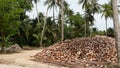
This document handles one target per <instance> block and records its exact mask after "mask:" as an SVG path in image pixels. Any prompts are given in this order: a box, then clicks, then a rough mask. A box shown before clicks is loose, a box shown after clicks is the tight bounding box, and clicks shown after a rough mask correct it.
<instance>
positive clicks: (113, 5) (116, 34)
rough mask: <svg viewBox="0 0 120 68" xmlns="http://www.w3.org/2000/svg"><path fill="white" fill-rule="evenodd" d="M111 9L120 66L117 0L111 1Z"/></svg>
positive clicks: (119, 28) (119, 25)
mask: <svg viewBox="0 0 120 68" xmlns="http://www.w3.org/2000/svg"><path fill="white" fill-rule="evenodd" d="M112 8H113V22H114V23H113V24H114V32H115V39H116V45H117V53H118V64H119V65H120V24H119V17H118V7H117V0H112Z"/></svg>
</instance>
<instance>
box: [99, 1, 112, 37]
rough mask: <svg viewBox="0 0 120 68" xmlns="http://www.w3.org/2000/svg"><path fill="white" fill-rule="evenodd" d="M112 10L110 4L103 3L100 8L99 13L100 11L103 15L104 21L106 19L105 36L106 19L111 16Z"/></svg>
mask: <svg viewBox="0 0 120 68" xmlns="http://www.w3.org/2000/svg"><path fill="white" fill-rule="evenodd" d="M112 12H113V10H112V6H111V4H109V3H108V4H106V3H105V4H103V5H102V10H101V13H102V17H103V16H104V17H105V21H106V36H107V19H108V18H112V17H113V13H112Z"/></svg>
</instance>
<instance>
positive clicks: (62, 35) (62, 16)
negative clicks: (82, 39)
mask: <svg viewBox="0 0 120 68" xmlns="http://www.w3.org/2000/svg"><path fill="white" fill-rule="evenodd" d="M63 11H64V10H63V0H61V42H63V40H64V12H63Z"/></svg>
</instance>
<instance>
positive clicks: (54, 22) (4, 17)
mask: <svg viewBox="0 0 120 68" xmlns="http://www.w3.org/2000/svg"><path fill="white" fill-rule="evenodd" d="M33 2H34V3H35V6H36V11H37V12H36V13H37V17H36V18H35V19H30V18H29V17H28V16H27V15H26V12H27V11H31V8H32V7H33ZM37 3H39V0H0V46H1V48H2V52H4V48H5V47H7V46H9V45H11V44H14V43H17V44H19V45H20V46H21V47H22V46H24V45H29V46H38V47H39V46H40V45H42V46H49V45H51V44H54V43H55V42H60V41H63V40H65V39H72V38H76V37H88V36H93V35H107V36H110V37H114V30H113V28H107V29H106V30H107V31H99V30H98V29H97V28H93V27H92V26H93V25H94V23H95V19H94V15H95V13H101V14H102V16H105V20H106V23H107V18H108V17H112V16H111V15H112V12H111V8H112V6H111V5H110V3H108V4H107V3H106V4H103V5H100V4H99V3H98V0H79V4H82V8H83V10H84V11H85V12H84V14H80V13H79V12H77V13H75V12H74V11H73V10H72V9H70V8H69V4H68V3H67V2H66V1H63V2H62V1H59V0H57V1H56V0H46V1H45V2H44V5H47V6H48V7H47V11H46V14H45V15H44V14H42V13H38V9H39V7H38V6H37ZM62 3H63V4H62ZM51 8H52V9H53V16H51V17H48V16H47V14H49V12H48V11H49V9H51ZM57 8H59V10H60V11H59V14H57V15H58V16H57V17H55V15H56V14H55V10H56V9H57ZM106 8H107V9H106ZM108 11H109V12H108ZM61 22H62V23H61ZM103 24H104V22H103ZM43 26H44V27H43ZM106 26H107V25H106Z"/></svg>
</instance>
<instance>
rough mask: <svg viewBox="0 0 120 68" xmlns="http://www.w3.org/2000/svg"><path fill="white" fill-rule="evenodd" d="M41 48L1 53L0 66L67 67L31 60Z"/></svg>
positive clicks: (5, 67)
mask: <svg viewBox="0 0 120 68" xmlns="http://www.w3.org/2000/svg"><path fill="white" fill-rule="evenodd" d="M40 51H41V50H23V51H22V52H21V53H14V54H0V68H7V67H8V68H10V66H11V65H12V66H14V67H11V68H20V67H21V68H67V67H60V66H55V65H50V64H45V63H40V62H35V61H31V60H30V59H32V58H31V57H30V56H33V55H35V54H36V53H38V52H40ZM16 65H17V66H19V67H17V66H16Z"/></svg>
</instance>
